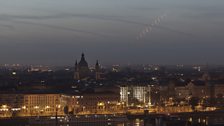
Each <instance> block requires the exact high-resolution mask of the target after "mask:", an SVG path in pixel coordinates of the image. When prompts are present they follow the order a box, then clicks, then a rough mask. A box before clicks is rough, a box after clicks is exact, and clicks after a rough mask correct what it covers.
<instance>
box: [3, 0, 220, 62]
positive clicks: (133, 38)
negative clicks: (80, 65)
mask: <svg viewBox="0 0 224 126" xmlns="http://www.w3.org/2000/svg"><path fill="white" fill-rule="evenodd" d="M82 52H84V53H85V54H86V58H87V61H88V62H89V63H90V64H93V63H95V61H96V60H97V59H98V60H99V61H100V62H101V63H102V64H118V63H119V64H127V63H131V64H147V63H149V64H206V63H209V64H224V58H223V54H224V0H0V64H5V63H10V64H11V63H20V64H47V65H72V64H74V63H75V60H76V59H78V60H79V59H80V55H81V53H82Z"/></svg>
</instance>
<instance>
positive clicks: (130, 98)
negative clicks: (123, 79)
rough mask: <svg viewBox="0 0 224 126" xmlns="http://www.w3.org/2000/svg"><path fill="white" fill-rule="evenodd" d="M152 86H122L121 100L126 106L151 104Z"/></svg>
mask: <svg viewBox="0 0 224 126" xmlns="http://www.w3.org/2000/svg"><path fill="white" fill-rule="evenodd" d="M150 94H151V87H150V86H137V85H136V86H134V85H130V86H121V87H120V101H121V102H123V103H125V104H126V106H135V105H144V106H148V105H151V95H150Z"/></svg>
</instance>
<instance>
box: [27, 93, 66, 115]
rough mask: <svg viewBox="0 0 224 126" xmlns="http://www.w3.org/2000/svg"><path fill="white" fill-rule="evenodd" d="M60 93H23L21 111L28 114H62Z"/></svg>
mask: <svg viewBox="0 0 224 126" xmlns="http://www.w3.org/2000/svg"><path fill="white" fill-rule="evenodd" d="M63 108H64V106H62V104H61V95H60V94H25V95H24V108H23V113H24V114H25V115H30V116H36V115H38V116H42V115H44V116H49V115H55V113H56V112H57V113H58V114H63Z"/></svg>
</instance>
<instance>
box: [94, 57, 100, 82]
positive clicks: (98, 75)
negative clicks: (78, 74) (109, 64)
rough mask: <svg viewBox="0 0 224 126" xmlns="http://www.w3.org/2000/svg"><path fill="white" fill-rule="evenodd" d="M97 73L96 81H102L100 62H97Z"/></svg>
mask: <svg viewBox="0 0 224 126" xmlns="http://www.w3.org/2000/svg"><path fill="white" fill-rule="evenodd" d="M95 72H96V80H100V79H101V78H100V65H99V62H98V60H97V61H96V65H95Z"/></svg>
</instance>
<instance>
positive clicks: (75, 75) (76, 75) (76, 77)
mask: <svg viewBox="0 0 224 126" xmlns="http://www.w3.org/2000/svg"><path fill="white" fill-rule="evenodd" d="M74 79H75V80H79V79H80V77H79V66H78V63H77V60H76V61H75V73H74Z"/></svg>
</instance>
